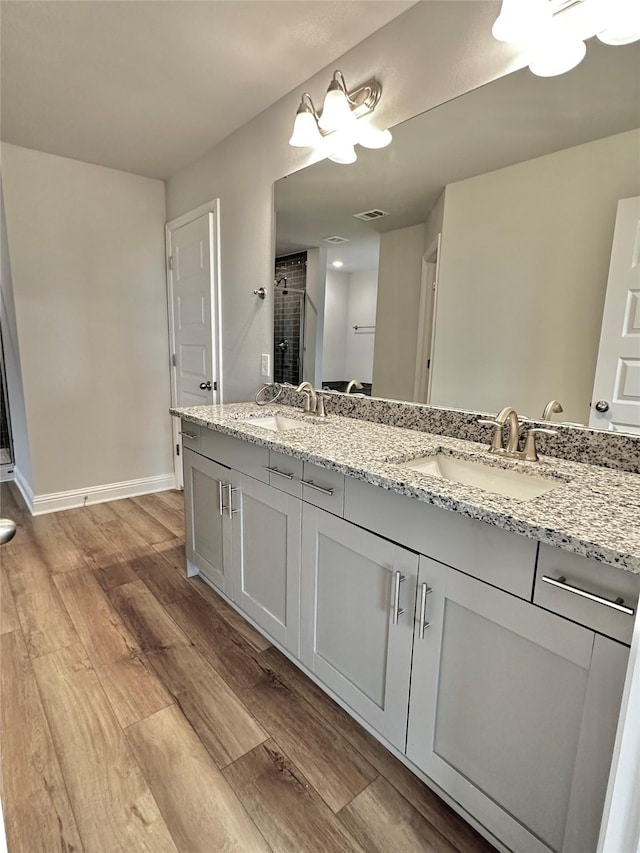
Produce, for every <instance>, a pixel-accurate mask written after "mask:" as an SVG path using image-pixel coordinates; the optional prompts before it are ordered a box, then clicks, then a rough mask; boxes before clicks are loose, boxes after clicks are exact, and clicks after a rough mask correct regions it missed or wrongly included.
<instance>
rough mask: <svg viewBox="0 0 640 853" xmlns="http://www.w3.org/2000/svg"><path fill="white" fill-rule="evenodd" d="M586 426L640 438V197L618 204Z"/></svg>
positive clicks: (626, 199)
mask: <svg viewBox="0 0 640 853" xmlns="http://www.w3.org/2000/svg"><path fill="white" fill-rule="evenodd" d="M599 401H602V402H604V403H606V404H607V405H608V409H606V410H605V411H604V412H599V411H597V410H596V408H595V404H596V403H597V402H599ZM589 426H590V427H600V428H605V429H610V430H623V431H625V432H635V433H639V434H640V197H638V198H625V199H622V200H621V201H619V202H618V212H617V216H616V226H615V231H614V235H613V246H612V249H611V264H610V266H609V279H608V281H607V295H606V299H605V304H604V312H603V315H602V331H601V334H600V348H599V350H598V362H597V365H596V376H595V382H594V386H593V397H592V401H591V414H590V417H589Z"/></svg>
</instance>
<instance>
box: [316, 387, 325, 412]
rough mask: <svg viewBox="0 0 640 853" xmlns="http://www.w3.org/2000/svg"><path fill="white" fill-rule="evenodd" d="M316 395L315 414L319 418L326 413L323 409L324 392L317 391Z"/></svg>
mask: <svg viewBox="0 0 640 853" xmlns="http://www.w3.org/2000/svg"><path fill="white" fill-rule="evenodd" d="M316 395H317V396H316V415H317V416H318V417H319V418H326V416H327V413H326V412H325V410H324V394H323V393H322V391H317V392H316Z"/></svg>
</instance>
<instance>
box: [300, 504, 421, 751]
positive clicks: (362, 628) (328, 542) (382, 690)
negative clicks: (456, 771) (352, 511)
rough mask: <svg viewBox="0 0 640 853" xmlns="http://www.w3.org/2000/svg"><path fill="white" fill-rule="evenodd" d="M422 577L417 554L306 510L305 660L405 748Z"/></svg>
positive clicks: (302, 607) (302, 643) (302, 630)
mask: <svg viewBox="0 0 640 853" xmlns="http://www.w3.org/2000/svg"><path fill="white" fill-rule="evenodd" d="M417 572H418V557H417V555H416V554H414V553H412V552H411V551H407V550H406V549H404V548H401V547H400V546H398V545H394V544H393V543H391V542H388V541H387V540H385V539H381V538H380V537H378V536H375V535H374V534H373V533H369V532H367V531H365V530H361V529H360V528H358V527H356V526H355V525H352V524H349V523H347V522H345V521H343V520H342V519H340V518H336V517H335V516H333V515H330V514H329V513H327V512H324V511H323V510H321V509H319V508H317V507H314V506H311V505H309V504H305V505H304V508H303V514H302V576H301V596H300V659H301V661H302V662H303V663H304V664H305V665H306V666H307V667H308V668H309V669H310V670H311V671H312V672H313V673H314V674H315V675H316V676H317V677H318V678H319V679H320V680H321V681H322V682H323V683H324V684H326V685H327V687H329V688H330V689H331V690H332V691H333V692H334V693H335V694H336V695H337V696H339V697H340V698H341V699H342V700H343V701H344V702H346V703H347V705H348V706H349V707H350V708H352V709H353V710H354V711H355V712H356V713H357V714H359V715H360V716H361V717H362V719H364V720H366V721H367V722H368V723H370V724H371V725H372V726H373V727H374V728H375V729H376V730H377V731H378V732H379V733H380V734H381V735H382V736H383V737H384V738H386V739H387V740H388V741H389V742H390V743H392V744H393V745H394V746H396V747H397V748H398V749H399V750H402V751H404V748H405V742H406V726H407V708H408V700H409V680H410V674H411V647H412V642H413V602H414V596H415V588H416V578H417Z"/></svg>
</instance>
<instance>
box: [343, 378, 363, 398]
mask: <svg viewBox="0 0 640 853" xmlns="http://www.w3.org/2000/svg"><path fill="white" fill-rule="evenodd" d="M353 388H355V389H356V391H362V382H358V380H357V379H352V380H351V381H350V382H349V384H348V385H347V387H346V390H345V392H344V393H345V394H350V393H351V391H352V390H353Z"/></svg>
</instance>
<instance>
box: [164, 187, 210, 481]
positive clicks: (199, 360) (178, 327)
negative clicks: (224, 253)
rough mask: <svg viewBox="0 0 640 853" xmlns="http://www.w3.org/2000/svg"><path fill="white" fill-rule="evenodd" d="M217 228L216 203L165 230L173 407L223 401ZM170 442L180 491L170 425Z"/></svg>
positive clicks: (176, 430)
mask: <svg viewBox="0 0 640 853" xmlns="http://www.w3.org/2000/svg"><path fill="white" fill-rule="evenodd" d="M217 225H218V223H217V203H216V202H211V203H210V204H209V205H205V207H204V208H198V210H195V211H192V213H190V214H186V215H185V216H181V217H180V218H179V219H175V220H173V221H172V222H170V223H169V224H168V225H167V260H168V263H167V267H168V298H169V318H170V338H171V340H170V346H171V360H172V366H171V403H172V405H173V406H210V405H212V404H214V403H218V402H221V401H222V400H221V391H220V378H219V375H218V374H219V371H220V369H221V362H220V300H219V291H218V286H219V276H218V243H217V231H218V228H217ZM174 438H175V441H174V447H175V471H176V480H177V483H178V485H179V486H181V485H182V460H181V448H182V442H181V440H180V434H179V425H178V421H175V419H174Z"/></svg>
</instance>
